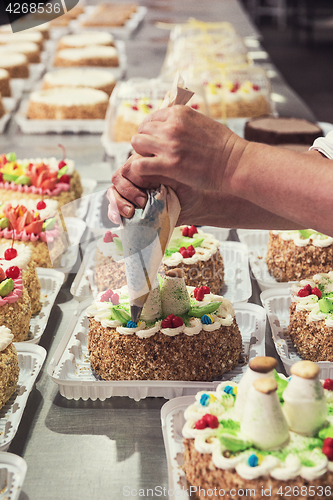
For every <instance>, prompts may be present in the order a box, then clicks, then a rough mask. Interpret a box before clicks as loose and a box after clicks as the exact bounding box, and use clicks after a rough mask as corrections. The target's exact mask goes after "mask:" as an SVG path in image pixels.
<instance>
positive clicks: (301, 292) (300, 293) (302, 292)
mask: <svg viewBox="0 0 333 500" xmlns="http://www.w3.org/2000/svg"><path fill="white" fill-rule="evenodd" d="M310 293H311V292H309V290H306V289H305V288H301V289H300V290H298V294H297V295H298V296H299V297H307V296H308V295H310Z"/></svg>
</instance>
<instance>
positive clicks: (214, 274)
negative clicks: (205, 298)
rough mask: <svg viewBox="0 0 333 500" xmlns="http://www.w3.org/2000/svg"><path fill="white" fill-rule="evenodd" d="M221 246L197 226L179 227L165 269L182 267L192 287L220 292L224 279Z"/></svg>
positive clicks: (167, 252)
mask: <svg viewBox="0 0 333 500" xmlns="http://www.w3.org/2000/svg"><path fill="white" fill-rule="evenodd" d="M219 245H220V242H219V241H218V240H217V239H216V238H215V237H214V236H213V235H212V234H209V233H204V232H203V231H202V230H201V229H197V228H196V227H195V226H190V227H188V226H179V227H176V228H175V229H174V231H173V234H172V236H171V238H170V241H169V244H168V246H167V249H166V251H165V254H164V257H163V265H164V268H165V270H166V271H168V270H170V269H173V268H175V267H181V268H182V269H183V271H184V273H185V281H186V284H187V285H188V286H193V287H200V286H209V288H210V289H211V291H212V293H219V292H220V291H221V288H222V286H223V280H224V264H223V258H222V255H221V253H220V250H219Z"/></svg>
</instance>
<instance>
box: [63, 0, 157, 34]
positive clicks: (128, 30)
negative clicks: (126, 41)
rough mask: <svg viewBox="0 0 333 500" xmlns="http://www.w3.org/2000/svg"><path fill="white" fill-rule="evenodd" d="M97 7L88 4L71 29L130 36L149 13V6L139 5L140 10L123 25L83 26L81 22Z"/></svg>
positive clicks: (71, 25) (72, 23) (73, 22)
mask: <svg viewBox="0 0 333 500" xmlns="http://www.w3.org/2000/svg"><path fill="white" fill-rule="evenodd" d="M95 9H96V7H95V6H92V5H90V6H88V7H86V9H85V12H84V13H83V14H81V15H80V16H79V17H78V18H77V19H75V20H74V21H72V22H71V23H70V29H71V30H72V31H74V33H78V32H81V31H96V30H98V31H107V32H109V33H113V34H114V35H116V36H117V37H118V38H130V36H131V35H132V34H133V32H134V31H135V30H136V29H137V28H138V26H139V24H140V23H141V22H142V21H143V19H144V17H145V16H146V14H147V10H148V9H147V7H142V6H140V7H138V10H137V11H136V12H135V13H134V14H133V15H132V17H131V18H130V19H128V21H127V22H126V23H125V25H124V26H122V27H119V28H118V27H116V26H114V27H113V26H90V27H89V26H82V24H81V22H82V21H84V20H85V19H86V18H87V17H88V16H90V14H92V12H93V11H94V10H95Z"/></svg>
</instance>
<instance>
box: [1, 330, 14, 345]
mask: <svg viewBox="0 0 333 500" xmlns="http://www.w3.org/2000/svg"><path fill="white" fill-rule="evenodd" d="M13 338H14V335H13V334H12V332H11V331H10V329H9V328H7V327H6V326H3V325H2V326H0V351H4V350H5V349H6V348H7V347H8V346H9V344H11V342H12V341H13Z"/></svg>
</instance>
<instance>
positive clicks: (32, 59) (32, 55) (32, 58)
mask: <svg viewBox="0 0 333 500" xmlns="http://www.w3.org/2000/svg"><path fill="white" fill-rule="evenodd" d="M8 52H10V53H11V52H19V53H20V54H24V55H25V56H26V58H27V60H28V63H29V64H30V63H40V47H39V46H38V45H37V44H36V43H33V42H20V43H8V44H6V45H0V54H3V53H5V54H6V53H8Z"/></svg>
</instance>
